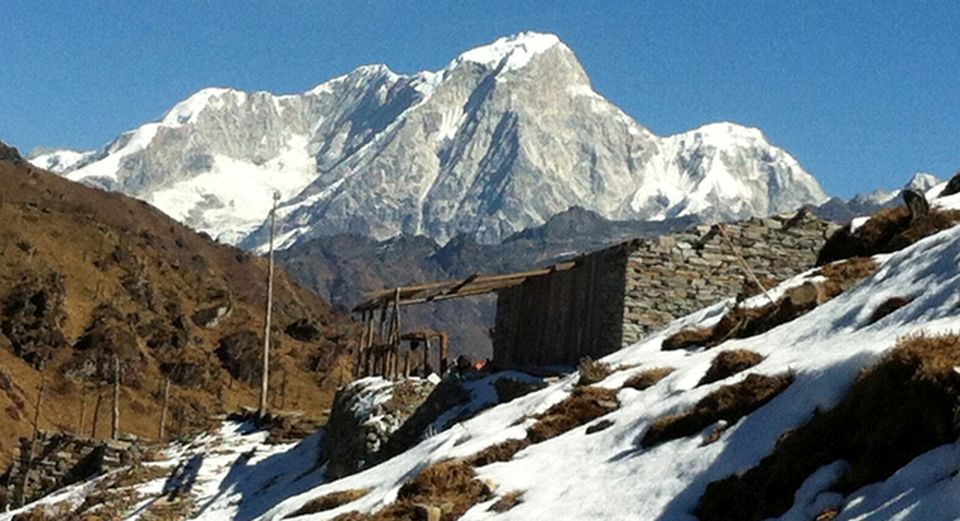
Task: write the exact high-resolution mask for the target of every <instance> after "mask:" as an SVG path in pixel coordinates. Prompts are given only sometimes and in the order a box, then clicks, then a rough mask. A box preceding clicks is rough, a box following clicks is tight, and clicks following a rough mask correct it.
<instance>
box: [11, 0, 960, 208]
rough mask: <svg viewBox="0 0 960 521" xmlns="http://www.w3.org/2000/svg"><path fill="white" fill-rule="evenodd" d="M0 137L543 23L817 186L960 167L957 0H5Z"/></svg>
mask: <svg viewBox="0 0 960 521" xmlns="http://www.w3.org/2000/svg"><path fill="white" fill-rule="evenodd" d="M2 18H3V22H2V29H0V49H3V53H4V57H3V61H2V62H0V63H2V67H0V139H2V140H4V141H6V142H9V143H11V144H13V145H15V146H18V147H20V148H21V149H23V150H24V151H29V150H30V149H31V148H33V147H34V146H37V145H49V146H64V147H72V148H95V147H99V146H102V145H104V144H105V143H106V142H108V141H109V140H110V139H112V138H113V137H115V136H116V135H117V134H119V133H120V132H122V131H124V130H127V129H130V128H133V127H136V126H138V125H140V124H142V123H144V122H147V121H149V120H152V119H156V118H158V117H160V116H161V115H162V114H163V113H164V112H165V111H166V110H167V109H169V108H170V107H171V106H172V105H173V104H174V103H176V102H177V101H179V100H181V99H183V98H185V97H187V96H188V95H189V94H191V93H192V92H194V91H196V90H199V89H201V88H203V87H208V86H229V87H236V88H241V89H245V90H269V91H273V92H277V93H291V92H300V91H303V90H306V89H308V88H310V87H311V86H313V85H315V84H317V83H321V82H322V81H324V80H326V79H329V78H331V77H333V76H336V75H339V74H343V73H345V72H347V71H349V70H351V69H353V68H354V67H356V66H358V65H362V64H367V63H386V64H387V65H389V66H390V68H392V69H393V70H395V71H397V72H415V71H418V70H422V69H439V68H442V67H443V66H444V65H446V63H447V62H448V61H449V60H450V59H452V58H453V57H455V56H456V55H457V54H459V53H460V52H462V51H464V50H466V49H468V48H471V47H475V46H478V45H482V44H485V43H488V42H490V41H493V40H494V39H496V38H497V37H499V36H504V35H508V34H513V33H516V32H520V31H524V30H536V31H542V32H552V33H555V34H557V35H559V36H560V38H561V39H563V40H564V41H565V42H566V43H567V44H568V45H569V46H570V47H571V48H572V49H573V50H574V52H575V53H576V54H577V56H578V57H579V58H580V61H581V62H582V63H583V65H584V67H585V68H586V70H587V72H588V73H589V74H590V76H591V78H592V80H593V83H594V87H595V88H596V90H597V91H598V92H600V93H601V94H603V95H605V96H606V97H607V98H609V99H610V100H611V101H613V102H614V103H616V104H617V105H619V106H620V107H621V108H623V109H624V110H625V111H626V112H627V113H629V114H630V115H632V116H633V117H634V118H636V119H637V121H638V122H640V123H641V124H642V125H644V126H646V127H648V128H650V129H651V130H653V131H654V132H656V133H658V134H661V135H665V134H670V133H674V132H680V131H683V130H688V129H690V128H694V127H697V126H700V125H701V124H703V123H707V122H712V121H719V120H729V121H734V122H737V123H741V124H745V125H750V126H756V127H759V128H761V129H762V130H763V131H764V132H765V133H766V135H767V137H768V138H769V139H770V140H771V141H773V142H774V143H775V144H777V145H779V146H782V147H784V148H786V149H787V150H788V151H789V152H790V153H792V154H793V155H794V156H795V157H796V158H797V159H798V160H800V162H801V164H803V165H804V166H805V167H806V168H807V170H808V171H810V172H811V173H812V174H814V175H815V176H817V178H818V179H820V181H821V183H822V184H823V185H824V187H825V188H826V189H827V191H828V192H830V193H831V194H834V195H840V196H845V197H846V196H850V195H852V194H854V193H856V192H859V191H864V190H869V189H872V188H876V187H895V186H898V185H900V184H902V183H903V182H904V181H905V180H906V179H907V178H908V177H909V176H910V175H911V174H912V173H913V172H916V171H930V172H933V173H935V174H938V175H940V176H949V175H951V174H952V173H953V172H955V171H956V170H958V169H960V37H958V36H957V30H958V27H960V2H956V1H944V2H922V1H915V2H908V1H904V2H883V1H878V2H848V1H829V2H828V1H823V2H813V1H806V2H789V3H788V2H774V1H743V2H719V1H709V2H708V1H703V2H693V1H663V2H640V1H632V2H582V1H578V2H527V1H521V0H514V1H504V2H500V1H488V2H453V1H451V2H427V1H414V2H407V1H396V0H395V1H386V0H384V1H378V2H371V1H362V0H354V1H349V2H347V1H344V2H319V1H316V2H314V1H293V0H290V1H282V0H274V1H257V2H253V1H248V2H241V1H235V2H227V1H222V2H216V1H203V0H190V1H180V0H165V1H163V2H155V1H136V0H130V1H108V0H102V1H97V2H94V1H83V0H76V1H69V2H68V1H60V2H45V1H42V0H5V1H4V5H3V7H2Z"/></svg>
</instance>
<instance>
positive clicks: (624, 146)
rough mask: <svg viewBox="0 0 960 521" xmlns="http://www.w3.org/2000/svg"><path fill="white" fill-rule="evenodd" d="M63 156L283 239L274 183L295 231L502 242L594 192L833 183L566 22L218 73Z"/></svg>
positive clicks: (791, 192)
mask: <svg viewBox="0 0 960 521" xmlns="http://www.w3.org/2000/svg"><path fill="white" fill-rule="evenodd" d="M38 164H40V166H43V163H42V162H38ZM47 164H49V163H47ZM60 165H61V166H58V170H59V171H60V172H61V173H63V174H64V175H66V176H67V177H68V178H70V179H72V180H78V181H84V182H87V183H90V184H94V185H98V186H101V187H103V188H108V189H112V190H118V191H121V192H124V193H127V194H129V195H133V196H135V197H138V198H141V199H144V200H146V201H147V202H150V203H151V204H153V205H155V206H157V207H158V208H160V209H161V210H163V211H165V212H166V213H168V214H169V215H171V216H173V217H174V218H176V219H178V220H181V221H183V222H185V223H187V224H189V225H191V226H193V227H195V228H197V229H200V230H203V231H206V232H208V233H210V234H211V235H213V236H215V237H218V238H219V239H221V240H223V241H226V242H230V243H235V244H239V245H241V246H243V247H246V248H251V249H255V248H257V247H259V246H261V245H263V244H264V242H265V240H266V233H265V230H264V228H263V226H262V225H263V223H264V219H265V217H266V215H267V213H268V211H269V208H270V204H271V193H272V192H273V191H274V190H276V191H278V192H280V195H281V201H282V211H281V212H280V213H279V215H280V216H281V218H280V219H279V231H280V234H281V235H280V237H281V239H282V240H281V243H282V244H284V245H290V244H293V243H294V242H296V241H301V240H304V239H307V238H310V237H315V236H318V235H330V234H333V233H338V232H352V233H360V234H363V235H368V236H371V237H374V238H377V239H386V238H389V237H392V236H395V235H397V234H399V233H407V234H423V235H427V236H429V237H431V238H433V239H435V240H437V241H438V242H440V243H445V242H446V241H447V240H449V239H450V238H452V237H454V236H456V235H457V234H460V233H468V234H472V235H474V236H476V237H477V238H478V239H479V240H480V241H482V242H486V243H495V242H499V241H500V240H502V239H503V238H505V237H507V236H509V235H510V234H512V233H515V232H517V231H520V230H523V229H525V228H528V227H530V226H535V225H539V224H542V223H543V222H545V221H546V220H547V219H549V218H550V217H551V216H553V215H555V214H557V213H560V212H562V211H565V210H567V209H568V208H570V207H571V206H577V205H579V206H582V207H584V208H587V209H590V210H592V211H595V212H597V213H599V214H601V215H602V216H604V217H606V218H608V219H620V220H624V219H642V220H659V219H666V218H671V217H677V216H686V215H698V216H702V217H703V218H704V219H712V218H743V217H748V216H753V215H767V214H771V213H778V212H782V211H789V210H793V209H796V208H797V207H799V206H802V205H804V204H817V203H820V202H823V201H824V200H825V199H826V195H825V194H824V192H823V190H822V189H821V187H820V185H819V184H818V183H817V181H816V179H814V178H813V177H812V176H810V175H809V174H808V173H807V172H805V171H804V170H803V168H802V167H801V166H800V165H799V163H797V161H796V160H795V159H794V158H793V157H792V156H790V155H789V154H788V153H787V152H785V151H783V150H782V149H779V148H777V147H775V146H773V145H771V144H770V143H769V142H768V141H767V140H766V139H765V137H764V136H763V134H762V133H761V132H760V131H759V130H757V129H751V128H746V127H742V126H739V125H736V124H733V123H717V124H710V125H705V126H703V127H701V128H698V129H695V130H691V131H689V132H684V133H681V134H677V135H673V136H667V137H659V136H657V135H655V134H653V133H652V132H651V131H649V130H648V129H646V128H644V127H643V126H641V125H640V124H638V123H637V122H636V121H634V120H633V119H632V118H631V117H630V116H628V115H627V114H625V113H624V112H623V111H621V110H620V109H619V108H617V107H616V106H615V105H613V104H612V103H610V102H609V101H607V100H606V99H605V98H603V97H602V96H601V95H599V94H598V93H596V92H595V91H594V90H593V87H592V85H591V83H590V79H589V78H588V76H587V74H586V72H585V71H584V70H583V67H582V66H581V64H580V63H579V61H578V60H577V58H576V56H575V55H574V54H573V52H572V51H571V50H570V49H569V48H568V47H567V46H566V45H565V44H564V43H563V42H562V41H560V39H559V38H557V37H556V36H554V35H550V34H539V33H521V34H519V35H515V36H511V37H506V38H501V39H499V40H497V41H495V42H493V43H491V44H489V45H485V46H481V47H478V48H475V49H472V50H468V51H466V52H464V53H462V54H461V55H459V56H458V57H457V58H455V59H453V60H452V61H451V62H449V64H448V65H447V66H446V67H445V68H443V69H441V70H438V71H424V72H420V73H416V74H412V75H401V74H397V73H394V72H393V71H391V70H390V69H389V68H388V67H386V66H385V65H366V66H362V67H358V68H357V69H355V70H354V71H352V72H350V73H348V74H346V75H343V76H339V77H337V78H333V79H331V80H329V81H326V82H324V83H321V84H319V85H317V86H316V87H314V88H312V89H310V90H307V91H306V92H303V93H301V94H293V95H283V96H279V95H274V94H271V93H267V92H250V93H247V92H241V91H237V90H233V89H223V88H213V89H203V90H201V91H199V92H197V93H195V94H194V95H192V96H190V97H188V98H187V99H185V100H183V101H181V102H180V103H177V104H176V105H175V106H174V107H173V108H172V109H171V110H169V111H168V112H167V113H166V114H165V115H164V116H163V117H162V118H161V119H159V120H158V121H156V122H153V123H148V124H146V125H143V126H141V127H139V128H137V129H134V130H132V131H129V132H126V133H124V134H121V135H120V136H119V137H118V138H117V139H115V140H114V141H113V142H112V143H111V144H109V145H108V146H106V147H105V148H104V149H103V150H101V151H98V152H97V153H96V154H94V155H89V156H85V157H84V159H83V160H77V161H73V162H65V161H61V163H60Z"/></svg>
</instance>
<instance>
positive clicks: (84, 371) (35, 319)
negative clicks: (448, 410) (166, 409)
mask: <svg viewBox="0 0 960 521" xmlns="http://www.w3.org/2000/svg"><path fill="white" fill-rule="evenodd" d="M0 187H2V190H0V414H2V415H3V416H4V418H3V420H2V421H0V464H5V463H7V462H9V460H10V458H11V456H12V455H13V453H12V451H13V448H14V446H15V440H16V438H17V437H18V436H23V435H26V434H28V433H29V432H30V431H31V418H32V411H33V403H34V402H35V400H36V396H37V389H38V387H39V384H40V382H41V380H42V379H44V378H45V379H47V380H48V381H49V385H48V387H47V389H48V391H47V394H46V397H45V400H44V402H45V407H44V409H43V413H42V415H41V418H40V427H41V428H42V429H46V430H64V431H69V432H77V431H78V429H79V423H80V420H81V416H83V417H84V425H83V429H82V430H83V433H84V434H87V435H89V434H90V432H91V427H92V424H93V420H94V417H97V419H98V424H97V428H96V435H97V436H98V437H102V436H105V435H109V428H110V427H109V426H110V418H109V416H110V414H109V410H110V396H111V395H110V393H109V392H107V390H108V388H109V384H110V382H112V380H113V369H112V367H113V366H112V361H113V357H114V356H115V355H116V356H117V357H119V359H120V361H121V364H122V376H121V380H122V386H123V387H122V396H121V431H122V432H128V433H133V434H136V435H138V436H141V437H145V438H151V439H152V438H155V437H156V436H157V425H158V419H159V416H160V403H159V402H160V400H159V397H160V395H161V389H162V386H163V381H164V375H168V376H170V378H171V380H172V381H173V385H172V391H171V396H172V398H171V400H172V403H171V413H170V418H171V420H170V421H168V432H170V433H171V434H173V435H177V434H180V433H183V432H186V431H188V430H191V429H194V428H197V427H199V426H200V425H202V424H203V423H204V419H205V418H207V417H209V416H210V415H211V414H214V413H221V412H225V411H230V410H235V409H237V408H238V407H240V406H243V405H251V406H253V405H256V399H257V391H256V388H255V385H252V384H254V383H255V382H256V381H257V379H258V378H259V365H258V364H259V362H258V360H259V351H260V349H261V348H260V344H261V342H262V330H263V324H264V317H263V309H262V307H263V304H264V301H265V298H266V290H265V288H266V260H265V259H262V258H259V257H255V256H251V255H249V254H246V253H244V252H242V251H240V250H237V249H236V248H233V247H230V246H226V245H222V244H218V243H216V242H214V241H212V240H210V239H209V238H208V237H206V236H203V235H202V234H197V233H195V232H193V231H191V230H190V229H189V228H187V227H185V226H182V225H180V224H179V223H177V222H175V221H174V220H172V219H170V218H169V217H167V216H166V215H164V214H163V213H161V212H160V211H158V210H156V209H154V208H153V207H151V206H149V205H147V204H146V203H143V202H140V201H138V200H135V199H131V198H129V197H125V196H123V195H120V194H116V193H108V192H104V191H100V190H96V189H92V188H88V187H85V186H82V185H79V184H77V183H73V182H70V181H67V180H65V179H62V178H59V177H57V176H56V175H53V174H51V173H48V172H45V171H42V170H39V169H37V168H34V167H32V166H31V165H29V164H27V163H26V162H25V161H23V160H22V159H20V158H19V156H18V155H17V154H16V151H15V149H11V148H8V147H6V146H4V145H3V144H2V143H0ZM274 302H275V305H274V321H273V324H274V327H273V338H274V339H275V345H278V348H277V349H276V350H275V353H274V357H273V362H272V367H273V370H272V372H271V386H272V388H273V389H275V390H276V393H275V395H274V398H275V400H274V402H275V404H276V406H279V407H282V408H288V409H292V408H297V409H302V410H304V411H305V412H306V413H307V414H308V415H315V416H317V415H320V414H321V413H322V411H323V410H324V409H325V408H326V407H327V406H328V404H329V403H330V401H331V399H332V392H333V391H334V389H335V386H336V385H337V384H338V383H339V382H340V381H342V380H345V379H347V378H349V374H350V371H349V365H350V357H349V356H347V353H348V351H347V342H348V340H349V339H350V338H352V337H353V335H351V332H352V329H351V328H353V327H354V326H353V325H352V323H351V322H350V321H349V320H348V319H346V318H344V317H341V316H337V315H335V314H334V313H333V312H332V310H331V308H330V306H329V305H328V304H327V303H325V302H323V301H322V300H321V299H320V298H319V297H318V296H316V295H315V294H313V293H311V292H309V291H307V290H305V289H303V288H301V287H299V286H297V285H296V284H294V283H293V282H292V281H291V279H290V278H289V277H288V276H287V275H286V274H285V273H284V272H283V271H282V270H278V271H277V275H276V279H275V300H274ZM295 323H296V324H295ZM291 326H293V327H291ZM295 337H296V338H295ZM284 388H285V390H286V392H285V393H282V392H281V390H282V389H284ZM98 393H102V395H103V399H102V403H101V404H100V409H99V414H96V413H95V411H94V408H95V403H96V402H97V395H98ZM81 409H82V410H83V411H84V412H83V413H81Z"/></svg>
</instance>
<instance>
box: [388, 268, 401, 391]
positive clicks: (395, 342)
mask: <svg viewBox="0 0 960 521" xmlns="http://www.w3.org/2000/svg"><path fill="white" fill-rule="evenodd" d="M390 353H391V356H392V358H393V371H392V372H391V373H390V376H391V377H397V376H399V373H400V288H399V287H398V288H397V289H396V290H394V293H393V338H391V339H390Z"/></svg>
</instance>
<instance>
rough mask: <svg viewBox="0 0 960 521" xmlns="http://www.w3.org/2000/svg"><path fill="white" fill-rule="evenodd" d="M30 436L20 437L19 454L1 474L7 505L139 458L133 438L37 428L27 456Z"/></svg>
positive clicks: (1, 485) (33, 497)
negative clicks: (97, 437) (82, 435)
mask: <svg viewBox="0 0 960 521" xmlns="http://www.w3.org/2000/svg"><path fill="white" fill-rule="evenodd" d="M30 445H31V443H30V439H28V438H20V447H19V456H18V457H17V459H16V460H15V461H14V462H13V464H12V465H11V466H10V468H9V469H8V470H7V472H6V473H5V474H4V475H3V479H2V481H0V489H2V491H3V492H5V493H4V494H3V495H4V496H6V498H7V500H8V501H9V502H10V503H11V504H16V503H19V500H20V498H21V490H22V497H23V498H24V499H25V500H26V501H27V502H30V501H33V500H35V499H39V498H40V497H43V496H45V495H47V494H49V493H51V492H53V491H55V490H57V489H59V488H61V487H64V486H67V485H70V484H72V483H76V482H78V481H83V480H86V479H89V478H90V477H93V476H97V475H99V474H102V473H104V472H107V471H110V470H114V469H118V468H120V467H123V466H126V465H130V464H133V463H135V462H137V461H139V460H140V459H141V458H142V456H143V452H142V450H143V449H142V448H141V447H140V446H139V445H138V444H137V443H136V441H135V440H125V441H102V440H93V439H89V438H80V437H76V436H73V435H70V434H65V433H47V432H44V431H40V433H39V435H38V436H37V441H36V444H35V445H34V448H33V458H32V459H31V458H30V453H31V451H30Z"/></svg>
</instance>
